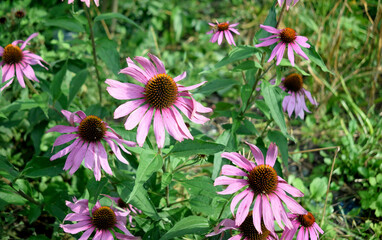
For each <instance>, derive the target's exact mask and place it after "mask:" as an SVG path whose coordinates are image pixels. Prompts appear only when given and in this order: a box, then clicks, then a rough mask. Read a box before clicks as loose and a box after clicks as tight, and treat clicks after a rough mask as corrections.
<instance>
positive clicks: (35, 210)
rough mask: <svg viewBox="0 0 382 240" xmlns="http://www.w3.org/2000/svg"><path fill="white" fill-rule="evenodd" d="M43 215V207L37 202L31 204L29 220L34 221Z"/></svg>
mask: <svg viewBox="0 0 382 240" xmlns="http://www.w3.org/2000/svg"><path fill="white" fill-rule="evenodd" d="M40 215H41V207H40V206H37V205H35V204H30V210H29V213H28V221H29V222H30V223H33V222H34V221H36V220H37V218H38V217H40Z"/></svg>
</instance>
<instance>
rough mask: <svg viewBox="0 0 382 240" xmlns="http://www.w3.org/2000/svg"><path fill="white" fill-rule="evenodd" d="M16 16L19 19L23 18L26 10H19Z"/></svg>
mask: <svg viewBox="0 0 382 240" xmlns="http://www.w3.org/2000/svg"><path fill="white" fill-rule="evenodd" d="M15 17H16V18H18V19H22V18H24V17H25V11H24V10H18V11H16V12H15Z"/></svg>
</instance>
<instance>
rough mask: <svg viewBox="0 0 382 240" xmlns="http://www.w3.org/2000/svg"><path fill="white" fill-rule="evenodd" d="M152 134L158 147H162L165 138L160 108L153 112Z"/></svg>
mask: <svg viewBox="0 0 382 240" xmlns="http://www.w3.org/2000/svg"><path fill="white" fill-rule="evenodd" d="M154 134H155V139H156V142H157V144H158V148H163V146H164V140H165V131H164V125H163V120H162V115H161V114H160V110H158V109H157V110H155V114H154Z"/></svg>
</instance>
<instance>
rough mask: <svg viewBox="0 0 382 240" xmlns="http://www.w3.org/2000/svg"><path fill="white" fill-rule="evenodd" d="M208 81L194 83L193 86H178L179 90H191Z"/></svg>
mask: <svg viewBox="0 0 382 240" xmlns="http://www.w3.org/2000/svg"><path fill="white" fill-rule="evenodd" d="M206 82H207V81H204V82H201V83H198V84H195V85H192V86H187V87H184V86H181V85H179V86H178V90H179V91H190V90H194V89H195V88H198V87H200V86H202V85H203V84H205V83H206Z"/></svg>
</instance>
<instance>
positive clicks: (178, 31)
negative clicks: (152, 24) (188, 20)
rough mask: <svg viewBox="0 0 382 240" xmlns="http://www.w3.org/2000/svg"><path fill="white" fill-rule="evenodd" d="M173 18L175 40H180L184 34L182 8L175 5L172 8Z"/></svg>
mask: <svg viewBox="0 0 382 240" xmlns="http://www.w3.org/2000/svg"><path fill="white" fill-rule="evenodd" d="M171 19H172V24H173V27H174V31H175V40H176V41H177V42H178V41H179V40H180V37H181V36H182V29H183V24H182V9H181V8H180V7H175V8H173V9H172V10H171Z"/></svg>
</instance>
